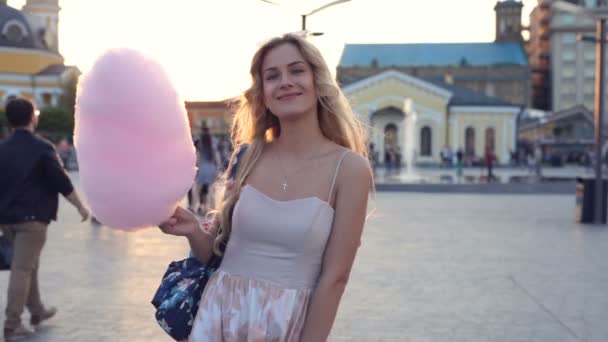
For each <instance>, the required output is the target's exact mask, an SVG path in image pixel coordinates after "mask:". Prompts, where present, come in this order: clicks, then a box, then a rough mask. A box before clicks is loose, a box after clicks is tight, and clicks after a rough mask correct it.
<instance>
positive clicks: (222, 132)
mask: <svg viewBox="0 0 608 342" xmlns="http://www.w3.org/2000/svg"><path fill="white" fill-rule="evenodd" d="M237 103H238V99H227V100H223V101H186V111H187V112H188V120H189V121H190V129H191V131H192V134H193V136H197V135H198V134H199V133H200V131H201V128H202V127H203V126H206V127H208V128H209V131H210V133H211V134H213V135H214V136H217V137H228V135H229V133H230V126H231V125H232V114H233V112H234V108H235V106H236V105H237Z"/></svg>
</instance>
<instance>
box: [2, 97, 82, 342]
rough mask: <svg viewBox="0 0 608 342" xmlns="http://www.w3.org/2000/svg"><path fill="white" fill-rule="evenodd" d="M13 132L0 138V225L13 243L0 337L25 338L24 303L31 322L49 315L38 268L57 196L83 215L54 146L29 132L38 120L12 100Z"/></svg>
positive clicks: (25, 104) (9, 110) (8, 108)
mask: <svg viewBox="0 0 608 342" xmlns="http://www.w3.org/2000/svg"><path fill="white" fill-rule="evenodd" d="M5 111H6V117H7V119H8V123H9V125H10V126H11V127H12V128H13V130H14V133H13V135H12V136H11V137H9V138H8V139H7V140H4V141H2V142H0V175H1V176H0V229H1V230H2V232H3V234H4V235H6V236H8V238H9V240H11V241H12V242H13V249H14V252H13V253H14V254H13V261H12V264H11V275H10V280H9V286H8V298H7V308H6V321H5V322H4V336H5V338H6V339H7V340H8V339H10V338H13V337H21V336H27V335H29V334H31V333H32V331H31V330H30V329H28V328H26V327H24V326H23V324H22V323H21V314H22V313H23V310H24V308H25V307H27V309H28V311H29V312H30V314H31V318H30V323H31V324H32V326H36V325H38V324H40V323H41V322H42V321H44V320H47V319H49V318H51V317H53V316H54V315H55V313H56V312H57V309H56V308H53V307H45V306H44V305H43V304H42V301H41V299H40V292H39V287H38V266H39V264H40V252H41V251H42V247H43V246H44V243H45V241H46V232H47V227H48V225H49V223H50V222H51V221H53V220H56V219H57V209H58V203H59V196H58V194H60V193H61V194H62V195H63V196H65V198H66V199H67V200H68V201H69V202H70V203H71V204H72V205H74V206H75V207H76V209H78V212H79V213H80V216H81V217H82V220H83V221H85V220H86V219H87V218H88V216H89V211H88V209H87V208H85V207H84V206H83V205H82V203H81V201H80V199H79V196H78V194H77V193H76V191H74V187H73V186H72V182H71V181H70V179H69V178H68V176H67V174H66V173H65V171H64V170H63V167H62V165H61V163H60V161H59V158H58V155H57V152H56V151H55V147H54V146H53V145H52V144H51V143H50V142H48V141H46V140H44V139H42V138H39V137H37V136H36V135H34V129H35V127H36V125H37V123H38V119H37V117H36V115H35V113H34V106H33V105H32V104H31V103H30V102H29V101H27V100H24V99H15V100H12V101H10V102H9V103H8V104H7V105H6V108H5Z"/></svg>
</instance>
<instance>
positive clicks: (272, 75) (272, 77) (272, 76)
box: [266, 74, 279, 81]
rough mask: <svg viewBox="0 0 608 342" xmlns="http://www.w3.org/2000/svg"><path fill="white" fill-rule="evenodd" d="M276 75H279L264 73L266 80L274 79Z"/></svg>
mask: <svg viewBox="0 0 608 342" xmlns="http://www.w3.org/2000/svg"><path fill="white" fill-rule="evenodd" d="M278 77H279V75H277V74H269V75H266V80H267V81H272V80H276V79H277V78H278Z"/></svg>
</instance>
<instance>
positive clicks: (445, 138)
mask: <svg viewBox="0 0 608 342" xmlns="http://www.w3.org/2000/svg"><path fill="white" fill-rule="evenodd" d="M343 90H344V93H345V95H346V97H347V98H348V99H349V101H350V103H351V106H352V108H353V110H354V111H355V113H356V114H357V116H358V117H359V118H360V119H361V120H362V121H363V122H364V123H367V124H368V125H369V127H370V131H371V134H370V142H371V143H373V144H374V146H375V149H376V151H377V152H378V153H379V156H380V162H383V161H384V155H385V152H387V151H388V150H398V151H401V152H402V153H403V155H404V156H405V162H406V163H407V162H408V157H407V156H408V155H411V156H412V157H411V158H412V162H413V163H415V164H427V163H428V164H436V163H439V162H440V154H441V151H442V150H444V149H446V148H447V149H449V150H451V151H454V152H455V151H456V150H458V149H462V151H463V152H464V154H465V158H466V160H468V161H471V162H475V161H478V160H480V159H481V158H483V156H484V152H485V150H486V148H488V147H489V148H491V149H492V150H493V151H494V153H495V154H496V156H497V160H498V162H499V163H508V162H509V158H510V153H511V152H512V151H514V150H515V148H516V129H517V127H516V126H517V118H518V115H519V114H520V112H521V111H522V109H521V107H520V106H515V105H512V104H509V103H507V102H505V101H502V100H499V99H497V98H493V97H488V96H485V95H483V94H479V93H477V92H474V91H471V90H469V89H466V88H462V87H459V86H456V85H453V84H449V83H445V82H442V81H437V80H433V79H422V78H419V77H416V76H412V75H409V74H406V73H404V72H403V71H401V70H398V69H395V70H385V71H382V72H380V73H377V74H374V75H371V76H368V77H365V78H362V79H359V80H357V81H355V82H352V83H350V84H347V85H345V86H344V87H343Z"/></svg>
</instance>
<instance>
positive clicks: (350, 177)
mask: <svg viewBox="0 0 608 342" xmlns="http://www.w3.org/2000/svg"><path fill="white" fill-rule="evenodd" d="M337 146H338V147H337V151H336V154H337V155H338V158H339V160H338V162H339V163H340V169H339V170H338V175H339V178H340V179H341V180H346V182H351V181H354V182H365V181H366V179H368V178H370V177H371V167H370V165H369V159H368V158H366V157H365V156H364V155H363V154H361V153H358V152H355V151H353V150H351V149H349V148H346V147H343V146H339V145H337Z"/></svg>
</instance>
